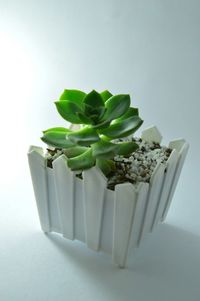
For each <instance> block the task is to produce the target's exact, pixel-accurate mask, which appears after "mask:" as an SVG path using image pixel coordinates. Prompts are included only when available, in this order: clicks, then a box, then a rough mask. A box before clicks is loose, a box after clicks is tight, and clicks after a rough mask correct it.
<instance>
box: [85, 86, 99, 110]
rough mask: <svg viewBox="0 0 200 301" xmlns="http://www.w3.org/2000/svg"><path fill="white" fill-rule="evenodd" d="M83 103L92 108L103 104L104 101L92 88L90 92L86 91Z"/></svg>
mask: <svg viewBox="0 0 200 301" xmlns="http://www.w3.org/2000/svg"><path fill="white" fill-rule="evenodd" d="M83 103H84V104H86V105H89V106H91V107H93V108H98V107H103V106H104V101H103V99H102V97H101V95H100V94H99V93H98V92H97V91H95V90H92V91H91V92H90V93H88V94H87V95H86V96H85V98H84V100H83Z"/></svg>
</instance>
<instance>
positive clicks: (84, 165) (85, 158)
mask: <svg viewBox="0 0 200 301" xmlns="http://www.w3.org/2000/svg"><path fill="white" fill-rule="evenodd" d="M67 164H68V166H69V168H71V170H84V169H88V168H91V167H92V166H94V165H95V158H94V157H93V156H92V150H91V149H89V150H87V151H86V152H84V153H83V154H81V155H79V156H77V157H74V158H72V159H68V161H67Z"/></svg>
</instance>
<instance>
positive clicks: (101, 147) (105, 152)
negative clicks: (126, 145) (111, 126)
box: [91, 140, 118, 159]
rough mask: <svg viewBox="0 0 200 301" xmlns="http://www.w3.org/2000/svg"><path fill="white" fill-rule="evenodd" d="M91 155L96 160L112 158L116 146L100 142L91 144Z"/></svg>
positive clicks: (115, 151)
mask: <svg viewBox="0 0 200 301" xmlns="http://www.w3.org/2000/svg"><path fill="white" fill-rule="evenodd" d="M91 147H92V154H93V156H94V157H95V158H98V159H111V158H114V156H115V155H116V153H117V151H118V144H114V143H112V142H108V141H104V140H100V141H98V142H96V143H94V144H92V146H91Z"/></svg>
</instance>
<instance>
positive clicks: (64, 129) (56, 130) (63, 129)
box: [42, 127, 71, 134]
mask: <svg viewBox="0 0 200 301" xmlns="http://www.w3.org/2000/svg"><path fill="white" fill-rule="evenodd" d="M42 132H43V134H45V133H48V132H64V133H65V134H67V133H70V132H71V130H69V129H66V128H64V127H56V128H50V129H48V130H45V131H42Z"/></svg>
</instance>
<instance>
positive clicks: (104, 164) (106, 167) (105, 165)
mask: <svg viewBox="0 0 200 301" xmlns="http://www.w3.org/2000/svg"><path fill="white" fill-rule="evenodd" d="M96 166H98V167H99V168H100V169H101V171H102V172H103V173H104V175H105V176H107V175H108V174H109V173H110V172H111V171H115V170H116V167H115V164H114V162H113V161H112V160H101V159H97V160H96Z"/></svg>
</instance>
